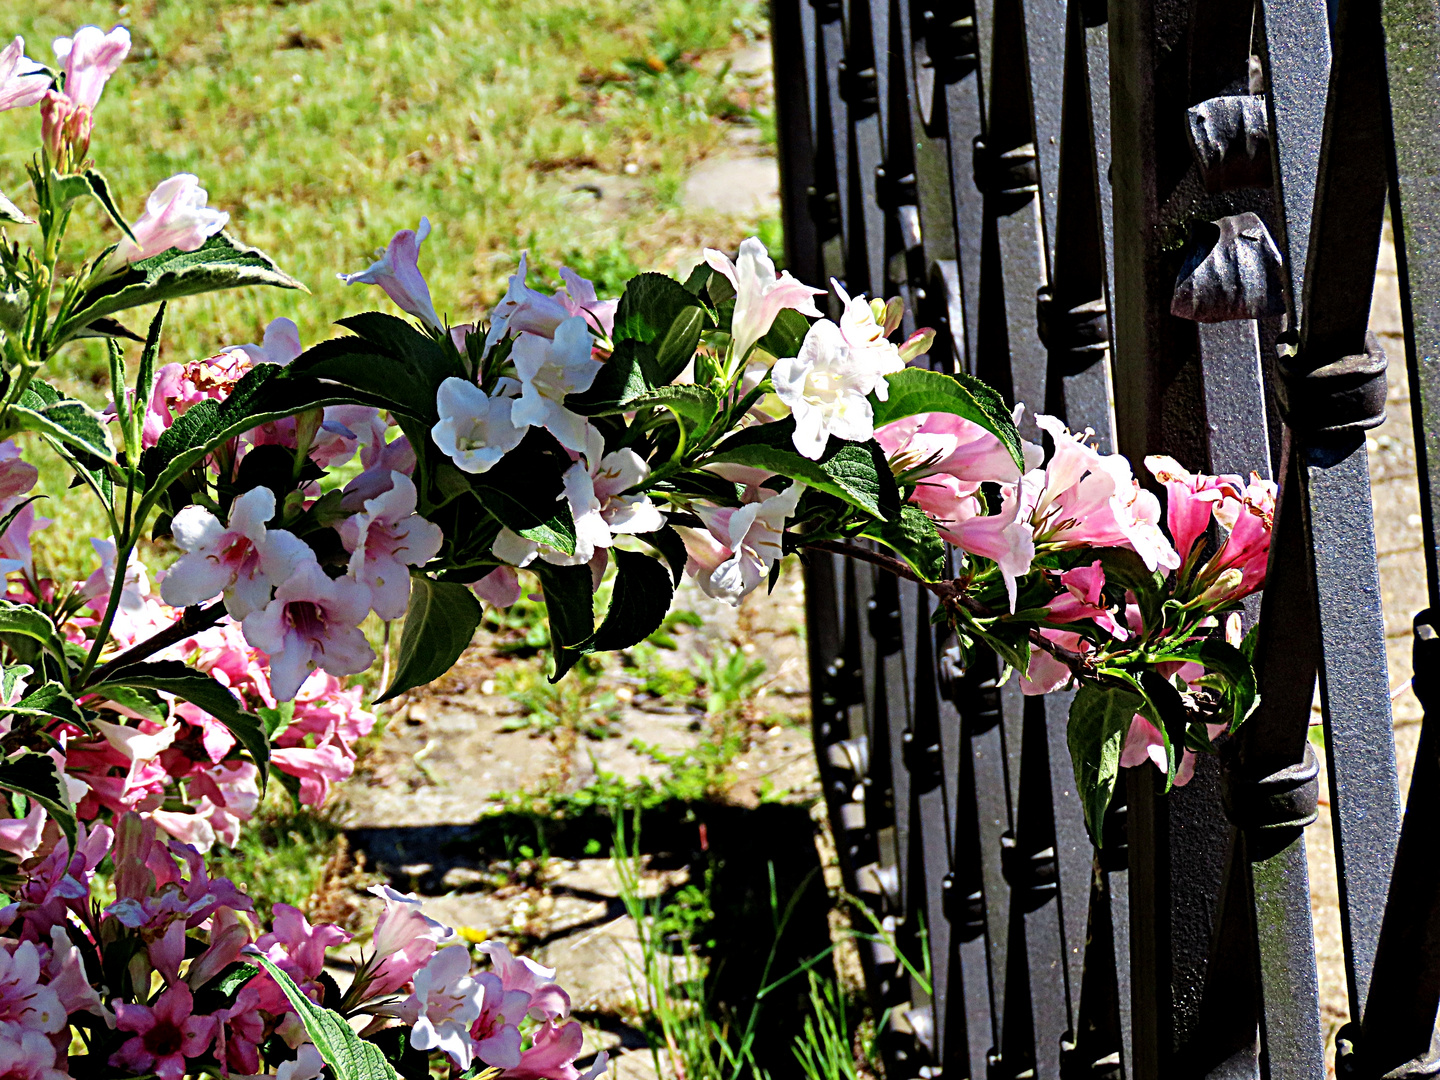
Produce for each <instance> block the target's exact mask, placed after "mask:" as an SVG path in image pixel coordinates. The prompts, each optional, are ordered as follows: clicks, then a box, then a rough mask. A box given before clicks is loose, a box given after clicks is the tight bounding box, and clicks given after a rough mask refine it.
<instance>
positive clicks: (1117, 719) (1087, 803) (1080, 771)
mask: <svg viewBox="0 0 1440 1080" xmlns="http://www.w3.org/2000/svg"><path fill="white" fill-rule="evenodd" d="M1142 704H1143V699H1142V698H1141V696H1140V695H1139V694H1137V693H1134V692H1132V691H1130V690H1127V689H1122V688H1120V687H1117V686H1098V685H1096V684H1095V683H1086V684H1085V685H1083V686H1081V687H1080V689H1079V690H1078V691H1076V693H1075V698H1074V700H1072V701H1071V702H1070V724H1069V727H1068V729H1067V733H1066V737H1067V739H1068V740H1069V743H1070V761H1071V764H1072V765H1073V766H1074V769H1075V786H1076V790H1077V791H1078V793H1079V795H1080V803H1081V806H1083V807H1084V810H1085V827H1086V828H1087V829H1088V830H1089V831H1090V837H1091V839H1092V840H1094V842H1095V846H1096V847H1099V846H1100V840H1101V835H1102V833H1103V831H1104V829H1103V823H1104V820H1105V811H1106V810H1107V809H1108V808H1109V806H1110V799H1111V797H1112V796H1113V795H1114V793H1115V778H1116V776H1117V775H1118V774H1119V772H1120V752H1121V751H1122V750H1123V749H1124V748H1125V736H1126V735H1127V734H1129V731H1130V722H1131V720H1133V719H1134V718H1135V714H1136V713H1137V712H1139V711H1140V707H1141V705H1142Z"/></svg>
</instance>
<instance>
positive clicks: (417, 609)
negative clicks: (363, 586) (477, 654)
mask: <svg viewBox="0 0 1440 1080" xmlns="http://www.w3.org/2000/svg"><path fill="white" fill-rule="evenodd" d="M483 614H484V610H483V609H482V608H481V607H480V601H479V600H477V599H475V594H474V593H473V592H471V591H470V587H469V586H468V585H461V584H459V583H458V582H453V581H431V580H430V579H429V578H428V577H426V576H425V575H424V574H412V575H411V577H410V606H409V607H407V608H406V609H405V630H404V633H402V634H401V635H400V658H399V660H398V661H396V664H395V678H394V679H393V680H391V683H390V686H389V688H388V689H387V690H386V691H385V693H384V694H383V695H382V696H381V697H379V698H377V699H376V701H375V704H377V705H378V704H380V702H382V701H389V700H390V699H391V698H393V697H395V696H396V695H397V694H403V693H404V692H405V691H406V690H410V689H413V688H414V687H417V686H424V685H425V684H426V683H428V682H433V681H434V680H436V679H438V678H439V677H440V676H441V675H444V674H445V672H447V671H449V670H450V669H451V668H452V667H454V666H455V661H456V660H458V659H460V654H461V653H462V652H464V651H465V648H466V646H467V645H469V644H470V639H471V638H472V637H474V636H475V628H476V627H477V626H479V625H480V618H481V616H482V615H483Z"/></svg>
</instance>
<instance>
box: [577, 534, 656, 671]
mask: <svg viewBox="0 0 1440 1080" xmlns="http://www.w3.org/2000/svg"><path fill="white" fill-rule="evenodd" d="M610 556H611V558H613V559H614V560H615V568H616V573H615V584H614V588H613V590H612V592H611V595H610V610H609V611H607V612H606V613H605V618H604V620H603V621H602V622H601V623H600V628H599V629H598V630H596V631H595V636H594V638H593V639H592V640H591V648H593V649H594V650H595V651H596V652H614V651H616V650H619V649H628V648H630V646H632V645H634V644H636V643H637V642H641V641H644V640H645V639H646V638H647V637H649V636H650V635H651V634H653V633H654V632H655V631H656V630H657V629H658V628H659V626H660V624H661V623H662V622H664V621H665V616H666V614H667V613H668V612H669V611H670V597H671V595H672V593H671V585H670V571H669V570H668V569H667V568H666V567H665V564H664V563H662V562H660V561H659V560H658V559H652V558H651V557H650V556H649V555H640V554H638V553H636V552H633V551H624V550H621V549H620V548H613V549H612V550H611V552H610Z"/></svg>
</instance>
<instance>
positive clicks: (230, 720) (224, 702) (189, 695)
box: [85, 660, 270, 789]
mask: <svg viewBox="0 0 1440 1080" xmlns="http://www.w3.org/2000/svg"><path fill="white" fill-rule="evenodd" d="M110 687H131V688H138V689H148V690H161V691H164V692H165V693H167V694H174V695H175V696H176V697H178V698H182V699H183V700H185V701H188V702H190V703H191V704H192V705H197V706H199V707H200V708H202V709H204V710H205V711H206V712H207V713H209V714H210V715H211V716H213V717H214V718H215V719H216V720H219V721H220V723H222V724H224V725H225V727H226V728H228V729H229V731H230V734H232V735H234V736H235V739H236V741H238V742H239V743H240V745H241V746H243V747H244V748H245V749H246V750H247V751H248V752H249V754H250V759H251V760H252V761H254V762H255V766H256V768H258V769H259V770H260V786H261V788H262V789H263V788H264V786H265V784H266V783H267V782H268V781H269V778H270V740H269V739H267V738H266V737H265V729H264V727H263V726H262V725H261V723H260V719H259V718H258V717H257V716H255V714H254V713H248V712H246V711H245V710H244V709H243V708H241V706H240V702H239V701H238V700H236V698H235V695H234V694H232V693H231V692H230V691H229V689H227V688H226V687H225V686H224V685H223V684H221V683H220V682H218V681H217V680H216V679H214V678H213V677H211V676H209V675H206V674H204V673H203V672H199V671H196V670H195V669H194V668H191V667H187V666H186V665H185V664H182V663H181V662H180V661H178V660H153V661H149V662H146V663H140V664H131V665H130V666H128V667H124V668H121V669H120V670H119V671H116V672H113V673H112V674H111V675H110V676H109V677H108V678H107V679H106V680H105V682H103V683H100V684H98V685H96V686H88V687H86V688H85V692H86V693H96V694H106V693H108V692H109V688H110Z"/></svg>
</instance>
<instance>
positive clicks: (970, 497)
mask: <svg viewBox="0 0 1440 1080" xmlns="http://www.w3.org/2000/svg"><path fill="white" fill-rule="evenodd" d="M910 501H911V502H913V503H914V504H915V505H916V506H918V507H920V508H921V509H922V510H924V511H925V513H926V514H928V515H929V516H930V518H931V520H932V521H934V522H935V528H936V531H937V532H939V534H940V535H941V536H942V537H943V538H944V539H945V540H948V541H949V542H950V543H952V544H954V545H955V546H956V547H958V548H959V549H960V550H961V551H965V552H968V553H969V554H971V555H979V556H980V557H981V558H985V559H989V560H991V561H992V562H994V563H995V565H996V566H997V567H998V568H999V570H1000V575H1001V577H1002V578H1003V580H1004V582H1005V591H1006V594H1007V595H1008V596H1009V599H1010V610H1012V611H1013V610H1014V609H1015V598H1016V588H1017V585H1016V583H1017V581H1018V580H1019V579H1020V578H1022V577H1024V576H1025V575H1026V574H1027V573H1028V572H1029V570H1030V564H1031V563H1032V562H1034V560H1035V540H1034V537H1033V536H1032V535H1031V531H1030V525H1029V523H1028V522H1027V521H1025V520H1023V519H1021V517H1020V510H1021V504H1020V498H1019V495H1018V493H1017V491H1016V485H1014V484H1002V485H1000V509H999V511H998V512H997V513H994V514H986V513H985V510H986V507H985V504H984V502H983V496H982V494H981V486H980V484H979V483H978V482H970V481H962V480H957V479H956V478H955V477H954V476H952V475H950V474H949V473H936V474H934V475H932V476H927V477H926V478H925V479H923V480H921V481H920V482H919V483H918V484H916V485H915V490H914V492H913V493H912V494H911V496H910Z"/></svg>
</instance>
